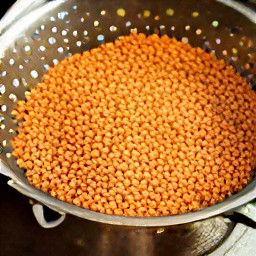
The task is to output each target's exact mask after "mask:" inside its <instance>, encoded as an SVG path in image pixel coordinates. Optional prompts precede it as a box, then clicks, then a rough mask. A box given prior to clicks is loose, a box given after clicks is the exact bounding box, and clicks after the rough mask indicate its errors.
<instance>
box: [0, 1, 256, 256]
mask: <svg viewBox="0 0 256 256" xmlns="http://www.w3.org/2000/svg"><path fill="white" fill-rule="evenodd" d="M106 1H107V0H106ZM14 2H15V1H1V8H0V17H2V16H3V15H4V13H5V12H6V10H7V9H8V7H9V6H10V5H11V4H13V3H14ZM244 2H245V1H244ZM247 4H248V6H251V7H253V8H254V9H255V10H256V8H255V6H256V4H254V5H253V4H252V5H251V4H250V3H249V2H248V1H247ZM7 181H8V178H6V177H4V176H2V175H0V256H14V255H15V256H30V255H33V256H34V255H35V256H41V255H42V256H45V255H47V256H52V255H54V256H59V255H64V256H66V255H67V256H69V255H76V256H80V255H86V247H88V246H95V245H96V244H95V241H96V240H97V233H95V230H97V225H99V224H97V223H93V222H89V221H86V220H82V219H79V218H76V217H72V216H68V217H67V218H66V220H65V221H64V223H62V224H61V225H60V226H59V227H57V228H54V229H43V228H41V227H40V226H39V225H38V223H37V222H36V220H35V218H34V216H33V213H32V209H31V205H30V204H29V199H28V198H27V197H25V196H23V195H21V194H20V193H19V192H17V191H16V190H14V189H12V188H11V187H9V186H8V185H7ZM47 216H48V217H49V218H53V217H55V216H54V215H53V214H52V213H51V212H48V213H47V215H46V217H47ZM95 227H96V229H95ZM99 229H100V225H99Z"/></svg>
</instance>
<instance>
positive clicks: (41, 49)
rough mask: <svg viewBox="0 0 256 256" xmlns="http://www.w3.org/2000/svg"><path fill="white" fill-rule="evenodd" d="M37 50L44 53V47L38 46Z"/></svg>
mask: <svg viewBox="0 0 256 256" xmlns="http://www.w3.org/2000/svg"><path fill="white" fill-rule="evenodd" d="M38 50H39V51H40V52H45V50H46V48H45V46H43V45H40V46H39V49H38Z"/></svg>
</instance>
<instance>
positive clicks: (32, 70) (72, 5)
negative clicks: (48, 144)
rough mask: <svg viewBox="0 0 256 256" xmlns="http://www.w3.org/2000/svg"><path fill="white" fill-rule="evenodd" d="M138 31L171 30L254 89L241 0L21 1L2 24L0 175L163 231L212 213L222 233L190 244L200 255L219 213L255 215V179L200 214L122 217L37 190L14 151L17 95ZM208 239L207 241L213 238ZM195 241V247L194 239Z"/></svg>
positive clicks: (114, 219)
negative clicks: (65, 64)
mask: <svg viewBox="0 0 256 256" xmlns="http://www.w3.org/2000/svg"><path fill="white" fill-rule="evenodd" d="M24 6H25V8H24ZM134 29H136V30H137V31H138V32H143V33H145V34H148V35H149V34H152V33H157V34H160V35H164V34H167V35H169V36H171V37H176V38H177V39H179V40H182V41H183V42H185V43H187V42H189V43H190V44H191V45H192V46H199V47H201V48H203V49H204V50H205V51H207V52H214V53H215V54H216V56H217V57H218V58H222V59H224V60H225V61H226V63H228V64H231V65H233V66H234V67H235V69H236V70H237V71H238V72H239V73H241V75H242V76H244V77H246V78H247V79H248V81H249V82H250V83H251V85H252V88H253V89H255V87H256V14H255V12H254V11H252V10H251V9H249V8H246V7H245V6H244V5H242V4H239V3H238V2H236V1H232V0H217V1H213V0H201V1H198V0H190V1H185V0H169V1H168V0H158V1H143V0H137V1H135V0H134V1H118V0H108V1H91V0H84V1H78V0H77V1H75V0H69V1H51V2H48V1H42V0H39V1H19V2H18V4H17V5H16V8H14V9H13V10H11V11H10V12H9V14H8V15H7V16H6V17H5V18H4V19H3V20H2V21H1V23H0V30H1V37H0V44H1V48H0V59H1V72H0V74H1V82H0V92H1V95H0V104H1V111H0V128H1V130H0V132H1V137H0V172H1V173H3V174H5V175H7V176H9V177H10V178H11V179H10V181H9V185H11V186H12V187H14V188H15V189H17V190H18V191H20V192H21V193H23V194H25V195H27V196H29V197H31V198H33V199H35V200H37V201H38V202H40V203H42V204H44V205H46V206H48V207H50V208H51V209H54V210H56V211H58V212H60V213H62V214H65V213H69V214H73V215H75V216H78V217H81V218H84V219H88V220H93V221H97V222H102V223H106V224H116V225H120V226H122V225H124V226H132V227H157V229H156V230H158V231H159V227H166V229H167V228H168V227H170V226H173V225H178V224H184V225H185V226H184V225H179V226H180V227H181V226H182V228H184V227H186V228H187V229H188V230H194V229H195V227H196V230H198V229H199V227H201V229H204V227H205V226H204V224H203V223H205V221H202V220H205V219H208V218H211V219H210V220H211V221H213V223H215V224H214V225H215V227H216V223H219V221H222V225H220V226H221V227H222V229H218V230H222V231H221V232H220V234H219V235H218V239H216V240H214V239H213V240H214V241H215V242H214V243H212V244H211V247H209V246H208V247H209V248H208V247H207V246H206V245H204V246H205V247H204V249H200V250H199V251H200V252H198V251H197V250H196V249H195V250H194V251H195V252H194V254H193V253H192V249H191V254H187V255H201V254H203V253H205V252H206V251H207V250H208V249H210V248H212V247H214V246H215V245H216V244H217V243H219V242H220V241H221V240H222V239H223V237H224V236H225V235H226V233H227V232H228V230H229V228H230V226H229V225H227V224H224V223H225V218H223V217H214V216H217V215H221V214H224V213H225V214H227V213H232V212H234V211H240V212H242V211H243V209H246V211H247V213H246V214H247V215H250V214H251V215H253V214H252V211H253V209H254V208H253V207H254V205H253V204H250V206H249V208H248V207H247V208H239V209H238V207H241V206H243V205H245V204H246V203H249V202H250V201H251V200H253V199H255V198H256V178H255V179H254V180H253V181H252V182H251V183H250V184H249V185H248V186H247V187H246V188H245V189H243V190H242V191H241V192H239V193H237V194H236V195H233V196H232V197H231V198H229V199H227V200H225V201H224V202H222V203H219V204H217V205H215V206H211V207H208V208H205V209H203V210H200V211H197V212H193V213H187V214H181V215H177V216H169V217H151V218H136V217H120V216H110V215H105V214H102V213H98V212H93V211H90V210H87V209H82V208H79V207H77V206H74V205H71V204H67V203H65V202H62V201H59V200H57V199H55V198H53V197H51V196H50V195H48V194H45V193H43V192H42V191H39V190H37V189H36V188H34V187H32V186H31V185H30V184H29V183H28V181H27V179H26V178H25V175H24V170H21V169H20V168H19V167H18V166H17V164H16V160H15V158H13V157H12V155H11V152H12V147H11V139H12V137H13V136H15V135H16V127H17V124H16V121H15V120H14V119H13V118H12V116H11V111H12V110H13V108H15V106H16V103H17V101H18V100H20V99H25V93H26V91H29V90H30V89H31V88H33V87H34V86H35V85H36V84H37V83H38V82H39V81H40V80H41V78H42V76H43V74H44V73H45V72H46V71H47V70H48V69H49V67H50V66H52V65H56V64H57V63H58V61H60V60H62V59H64V58H65V57H67V56H71V55H72V54H74V53H79V52H83V51H86V50H89V49H91V48H94V47H97V46H99V45H101V44H103V43H106V42H109V41H114V40H115V39H116V38H118V37H119V36H121V35H128V34H129V33H130V32H131V31H132V30H134ZM248 209H250V210H248ZM40 210H41V207H40V205H36V206H35V207H34V212H35V214H36V217H37V218H38V220H39V222H40V223H41V224H42V225H44V226H45V227H51V226H55V225H56V224H59V223H60V222H61V221H62V220H63V218H61V219H60V220H58V221H57V222H54V223H46V222H45V221H44V220H43V217H42V216H41V215H40V214H41V213H40ZM250 211H251V212H250ZM212 217H214V218H212ZM249 217H250V216H249ZM251 217H252V216H251ZM40 218H41V219H40ZM195 221H197V222H195ZM206 221H208V220H206ZM214 221H215V222H214ZM186 223H192V224H186ZM198 223H199V224H198ZM208 224H209V222H207V225H208ZM200 225H201V226H200ZM179 226H173V227H175V228H176V227H179ZM217 226H218V225H217ZM141 230H144V229H141ZM164 230H165V229H164ZM171 230H172V231H171V233H173V232H174V233H175V232H176V231H175V230H176V229H171ZM201 231H202V230H201ZM201 231H200V232H201ZM141 232H142V231H141ZM145 232H147V231H145ZM200 232H199V233H200ZM207 232H208V233H209V230H208V231H207ZM159 233H162V232H160V231H159ZM201 233H202V232H201ZM201 233H200V234H201ZM210 233H211V232H210ZM147 234H148V233H147ZM152 234H153V233H152ZM154 234H155V233H154ZM204 235H205V234H204ZM197 236H198V234H197ZM209 236H210V235H209ZM199 237H200V236H199ZM200 239H202V237H201V238H200ZM205 239H206V241H209V237H208V238H205ZM145 241H146V240H145ZM147 241H151V240H150V239H149V240H147ZM148 243H149V244H150V243H152V242H148ZM193 244H194V245H193V246H194V247H195V244H196V243H193ZM199 247H200V246H199ZM191 248H192V247H191ZM147 253H148V254H147V255H153V254H150V253H149V252H147ZM200 253H201V254H200ZM106 255H108V254H106ZM113 255H114V254H113ZM134 255H135V254H134ZM141 255H144V254H143V253H142V254H141ZM145 255H146V254H145ZM161 255H165V254H161ZM184 255H185V254H184Z"/></svg>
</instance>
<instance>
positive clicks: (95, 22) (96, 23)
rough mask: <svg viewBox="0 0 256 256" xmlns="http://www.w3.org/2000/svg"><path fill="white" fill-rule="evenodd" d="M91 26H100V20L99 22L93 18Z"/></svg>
mask: <svg viewBox="0 0 256 256" xmlns="http://www.w3.org/2000/svg"><path fill="white" fill-rule="evenodd" d="M93 26H94V27H95V28H98V27H99V26H100V22H99V21H98V20H95V21H94V22H93Z"/></svg>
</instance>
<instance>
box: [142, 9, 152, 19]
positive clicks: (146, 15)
mask: <svg viewBox="0 0 256 256" xmlns="http://www.w3.org/2000/svg"><path fill="white" fill-rule="evenodd" d="M150 15H151V12H150V10H145V11H144V12H143V17H144V18H148V17H150Z"/></svg>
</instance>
